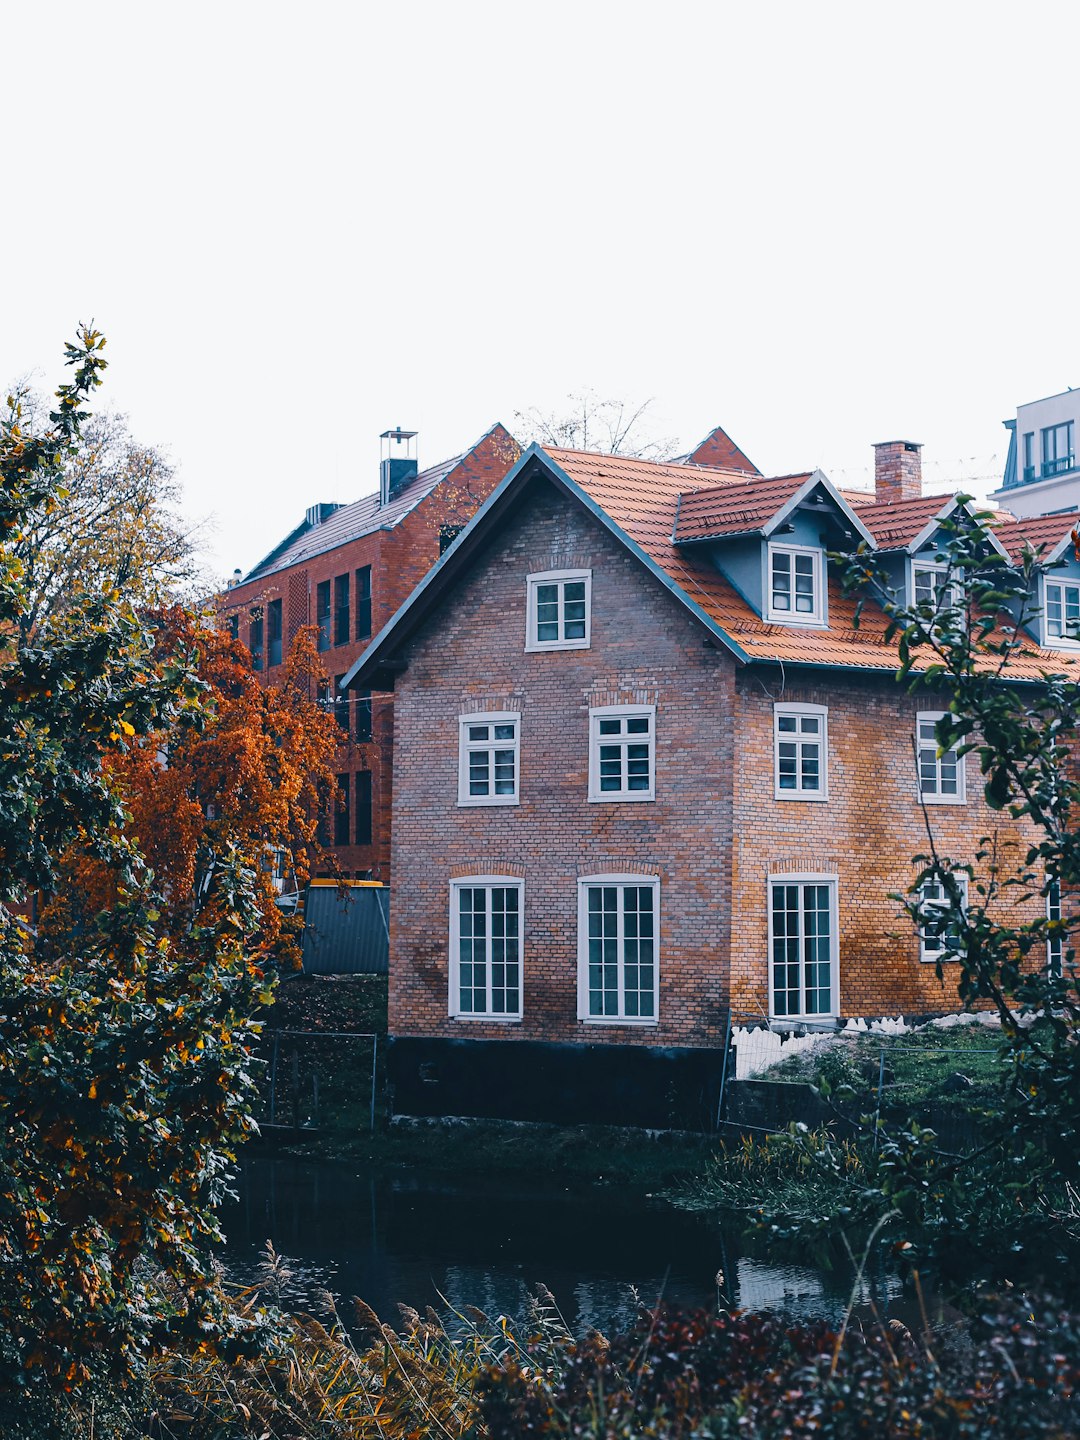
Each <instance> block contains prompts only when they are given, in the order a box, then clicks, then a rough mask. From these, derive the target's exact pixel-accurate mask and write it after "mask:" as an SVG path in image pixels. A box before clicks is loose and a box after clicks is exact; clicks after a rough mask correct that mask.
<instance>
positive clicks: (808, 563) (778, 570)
mask: <svg viewBox="0 0 1080 1440" xmlns="http://www.w3.org/2000/svg"><path fill="white" fill-rule="evenodd" d="M824 558H825V557H824V555H823V554H822V552H821V551H820V550H813V549H807V548H806V547H804V546H799V545H779V544H776V543H773V542H770V544H769V547H768V566H767V569H768V594H767V596H766V609H765V618H766V620H772V621H778V622H779V623H781V624H783V625H824V624H825V574H824Z"/></svg>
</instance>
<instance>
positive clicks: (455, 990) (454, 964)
mask: <svg viewBox="0 0 1080 1440" xmlns="http://www.w3.org/2000/svg"><path fill="white" fill-rule="evenodd" d="M462 890H486V891H487V892H488V896H487V899H486V901H485V914H486V916H487V921H488V933H487V957H486V965H485V968H486V980H485V989H486V999H487V1003H488V1005H489V1006H490V1004H491V938H492V937H491V895H490V892H491V891H492V890H516V891H517V893H518V1008H517V1010H516V1011H514V1012H510V1011H506V1012H501V1011H499V1012H497V1011H493V1010H491V1009H488V1010H484V1011H480V1010H462V1008H461V945H460V941H461V891H462ZM447 968H448V971H449V986H450V994H449V1005H448V1013H449V1015H450V1018H451V1019H452V1020H468V1021H474V1020H475V1021H481V1022H485V1021H486V1022H487V1023H488V1024H496V1025H506V1024H515V1023H518V1022H520V1020H521V1018H522V1014H523V1012H524V1002H525V882H524V880H522V879H520V877H518V876H516V875H460V876H455V877H454V879H453V880H451V881H450V964H449V966H448V967H447Z"/></svg>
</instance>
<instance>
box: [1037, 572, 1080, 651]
mask: <svg viewBox="0 0 1080 1440" xmlns="http://www.w3.org/2000/svg"><path fill="white" fill-rule="evenodd" d="M1048 585H1072V586H1074V587H1075V588H1077V589H1080V580H1059V579H1058V578H1057V577H1056V576H1053V575H1040V576H1039V601H1040V604H1039V611H1040V613H1039V637H1040V644H1041V645H1042V647H1043V649H1044V650H1060V651H1061V653H1062V654H1064V655H1075V654H1076V653H1077V652H1078V651H1080V639H1076V640H1070V639H1069V638H1068V637H1067V636H1064V635H1051V634H1050V633H1049V631H1048V630H1047V625H1046V614H1047V612H1046V602H1047V599H1048V596H1047V593H1046V587H1047V586H1048ZM1062 608H1063V610H1064V605H1063V606H1062Z"/></svg>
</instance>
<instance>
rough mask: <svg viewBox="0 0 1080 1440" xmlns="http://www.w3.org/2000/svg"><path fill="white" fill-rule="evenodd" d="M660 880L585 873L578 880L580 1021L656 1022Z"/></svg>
mask: <svg viewBox="0 0 1080 1440" xmlns="http://www.w3.org/2000/svg"><path fill="white" fill-rule="evenodd" d="M659 944H660V881H659V880H658V879H657V878H656V877H655V876H649V875H587V876H584V877H582V878H581V879H580V880H579V881H578V1019H579V1020H585V1021H588V1022H590V1023H592V1024H595V1025H602V1024H605V1023H606V1024H609V1025H655V1024H656V1019H657V1011H658V1008H659V1005H658V998H659V982H660V951H659Z"/></svg>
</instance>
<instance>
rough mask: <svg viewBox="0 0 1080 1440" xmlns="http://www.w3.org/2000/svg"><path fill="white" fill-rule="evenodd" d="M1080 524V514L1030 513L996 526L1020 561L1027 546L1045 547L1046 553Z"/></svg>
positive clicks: (998, 535)
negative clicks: (1025, 516)
mask: <svg viewBox="0 0 1080 1440" xmlns="http://www.w3.org/2000/svg"><path fill="white" fill-rule="evenodd" d="M1078 525H1080V515H1077V514H1076V512H1075V511H1074V512H1072V513H1070V514H1066V515H1029V516H1028V517H1027V518H1026V519H1022V520H1007V521H1005V523H1004V524H1001V525H998V526H996V527H995V532H994V533H995V534H996V535H997V537H998V539H999V540H1000V541H1001V543H1002V544H1003V545H1004V546H1005V549H1006V550H1007V551H1008V552H1009V555H1010V556H1011V557H1012V559H1013V560H1014V561H1017V562H1019V561H1020V560H1021V558H1022V557H1023V554H1024V549H1025V547H1026V546H1030V547H1031V549H1032V550H1038V549H1040V547H1045V550H1046V553H1047V554H1049V553H1050V552H1051V551H1053V550H1055V549H1057V547H1058V545H1060V543H1061V542H1062V540H1065V539H1067V538H1068V536H1069V535H1070V534H1073V533H1074V532H1075V530H1076V527H1077V526H1078Z"/></svg>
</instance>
